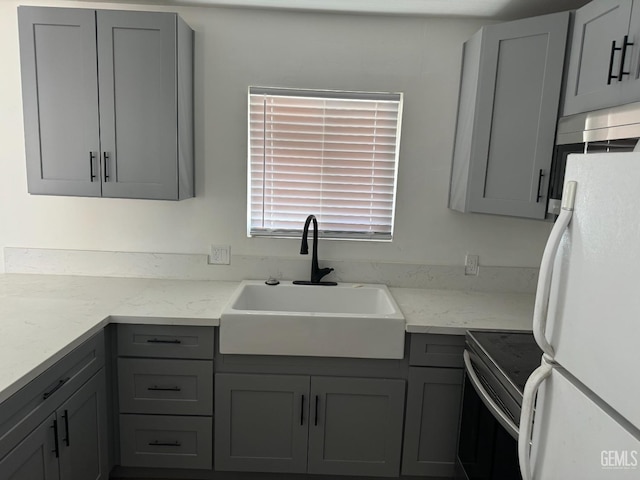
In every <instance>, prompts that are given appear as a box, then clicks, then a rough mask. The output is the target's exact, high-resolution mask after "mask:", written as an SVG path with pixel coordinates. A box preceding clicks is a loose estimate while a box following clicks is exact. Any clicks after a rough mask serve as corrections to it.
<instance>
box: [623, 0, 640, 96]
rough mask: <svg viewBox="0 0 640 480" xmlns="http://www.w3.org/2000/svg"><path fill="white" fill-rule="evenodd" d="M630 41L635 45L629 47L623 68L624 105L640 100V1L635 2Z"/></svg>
mask: <svg viewBox="0 0 640 480" xmlns="http://www.w3.org/2000/svg"><path fill="white" fill-rule="evenodd" d="M628 41H629V42H631V43H633V45H628V46H627V51H626V58H625V62H624V63H625V64H624V66H623V73H624V74H625V75H623V78H622V80H621V84H622V104H625V103H631V102H637V101H639V100H640V0H637V1H635V2H633V6H632V9H631V21H630V22H629V35H628ZM627 72H628V74H627Z"/></svg>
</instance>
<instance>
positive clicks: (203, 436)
mask: <svg viewBox="0 0 640 480" xmlns="http://www.w3.org/2000/svg"><path fill="white" fill-rule="evenodd" d="M211 423H212V421H211V417H194V416H169V415H127V414H121V415H120V464H121V465H122V466H123V467H157V468H194V469H203V470H210V469H211V450H212V445H211V443H212V428H211V427H212V425H211Z"/></svg>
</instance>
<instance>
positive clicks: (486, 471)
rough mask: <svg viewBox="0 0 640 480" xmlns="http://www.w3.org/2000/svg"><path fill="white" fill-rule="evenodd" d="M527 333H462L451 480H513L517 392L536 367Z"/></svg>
mask: <svg viewBox="0 0 640 480" xmlns="http://www.w3.org/2000/svg"><path fill="white" fill-rule="evenodd" d="M541 356H542V351H541V350H540V348H539V347H538V345H537V344H536V342H535V339H534V338H533V334H532V333H528V332H519V331H479V330H478V331H468V332H467V335H466V347H465V352H464V360H465V383H464V393H463V402H462V415H461V420H460V436H459V441H458V460H457V466H456V467H457V468H456V478H458V479H468V480H476V479H483V480H493V479H495V480H511V479H514V480H519V479H521V476H520V471H519V467H518V451H517V450H518V446H517V443H518V442H517V438H518V423H519V419H520V408H521V406H522V393H523V391H524V385H525V383H526V381H527V379H528V378H529V375H530V374H531V372H533V370H535V369H536V368H537V367H538V366H539V365H540V358H541Z"/></svg>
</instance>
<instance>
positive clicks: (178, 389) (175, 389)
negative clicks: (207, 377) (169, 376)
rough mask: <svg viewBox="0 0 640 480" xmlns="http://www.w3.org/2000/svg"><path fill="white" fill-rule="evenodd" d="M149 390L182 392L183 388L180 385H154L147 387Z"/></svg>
mask: <svg viewBox="0 0 640 480" xmlns="http://www.w3.org/2000/svg"><path fill="white" fill-rule="evenodd" d="M147 390H150V391H152V392H180V391H181V390H182V389H181V388H180V387H158V386H157V385H153V386H152V387H147Z"/></svg>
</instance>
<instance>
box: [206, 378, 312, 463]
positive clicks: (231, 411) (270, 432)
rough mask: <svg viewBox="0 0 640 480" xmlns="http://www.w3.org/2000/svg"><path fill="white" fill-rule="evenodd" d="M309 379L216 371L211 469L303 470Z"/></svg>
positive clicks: (305, 461) (305, 450)
mask: <svg viewBox="0 0 640 480" xmlns="http://www.w3.org/2000/svg"><path fill="white" fill-rule="evenodd" d="M308 392H309V377H308V376H299V375H250V374H224V373H219V374H217V375H216V378H215V409H214V411H215V412H216V422H215V469H216V470H232V471H252V472H290V473H302V472H306V470H307V433H308V422H309V394H308Z"/></svg>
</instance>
